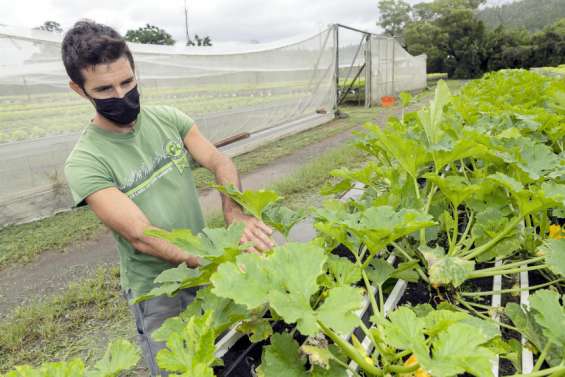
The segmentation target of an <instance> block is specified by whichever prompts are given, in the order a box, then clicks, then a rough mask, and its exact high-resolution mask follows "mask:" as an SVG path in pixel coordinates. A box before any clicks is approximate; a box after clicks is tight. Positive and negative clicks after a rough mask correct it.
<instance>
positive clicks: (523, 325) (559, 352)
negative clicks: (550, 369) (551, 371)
mask: <svg viewBox="0 0 565 377" xmlns="http://www.w3.org/2000/svg"><path fill="white" fill-rule="evenodd" d="M504 314H506V315H507V316H508V318H510V319H511V320H512V323H513V324H514V326H515V327H517V328H518V329H519V330H520V333H522V334H523V335H524V336H525V337H526V339H528V341H529V342H530V343H531V344H533V346H535V348H537V350H538V352H541V350H543V349H544V348H545V346H546V345H547V342H548V340H547V338H546V337H545V336H544V335H543V331H542V327H541V326H540V325H539V324H538V323H537V321H536V318H535V317H534V313H533V312H532V311H530V310H528V311H526V310H524V308H522V307H521V306H520V305H518V304H515V303H509V304H507V305H506V307H505V308H504ZM562 359H563V348H562V347H558V346H557V345H555V344H553V345H552V346H551V347H550V349H549V352H548V354H547V357H546V360H547V361H548V363H549V364H550V365H551V366H556V365H557V364H559V363H560V362H561V360H562Z"/></svg>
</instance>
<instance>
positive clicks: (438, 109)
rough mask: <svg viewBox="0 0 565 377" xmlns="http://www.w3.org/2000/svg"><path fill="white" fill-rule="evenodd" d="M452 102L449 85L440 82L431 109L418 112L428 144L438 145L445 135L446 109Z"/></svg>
mask: <svg viewBox="0 0 565 377" xmlns="http://www.w3.org/2000/svg"><path fill="white" fill-rule="evenodd" d="M450 101H451V93H450V92H449V88H448V87H447V84H446V83H445V82H444V81H443V80H440V81H439V82H438V84H437V86H436V90H435V96H434V99H433V100H432V101H431V102H430V106H429V108H424V109H422V110H420V111H418V119H419V120H420V123H421V124H422V127H423V128H424V132H425V134H426V138H427V140H428V144H429V145H430V146H433V145H435V144H437V143H438V142H439V141H440V139H441V136H442V134H443V132H442V130H441V127H440V125H441V123H442V121H443V119H444V107H445V106H446V105H447V104H448V103H449V102H450Z"/></svg>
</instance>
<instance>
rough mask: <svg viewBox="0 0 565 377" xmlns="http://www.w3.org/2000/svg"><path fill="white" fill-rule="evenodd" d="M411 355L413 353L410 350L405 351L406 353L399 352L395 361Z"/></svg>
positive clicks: (395, 356)
mask: <svg viewBox="0 0 565 377" xmlns="http://www.w3.org/2000/svg"><path fill="white" fill-rule="evenodd" d="M411 353H412V351H410V350H404V351H402V352H399V353H397V354H396V355H394V359H395V360H398V359H402V358H403V357H404V356H408V355H410V354H411Z"/></svg>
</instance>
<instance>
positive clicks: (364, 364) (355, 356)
mask: <svg viewBox="0 0 565 377" xmlns="http://www.w3.org/2000/svg"><path fill="white" fill-rule="evenodd" d="M318 325H319V326H320V328H321V329H322V332H323V333H324V334H325V335H326V336H327V337H328V338H330V339H331V340H332V341H333V342H334V343H335V345H336V346H338V347H339V348H341V350H342V351H343V352H344V353H345V354H346V355H347V357H349V358H350V359H351V360H353V361H355V363H357V365H359V367H360V368H361V369H363V370H364V371H365V372H367V373H368V374H370V375H373V376H378V377H382V376H383V375H384V373H383V371H382V370H381V369H379V368H377V367H376V366H374V365H373V364H371V363H369V362H368V361H367V360H365V358H364V357H363V356H361V355H360V354H359V352H357V350H356V349H355V347H353V346H352V345H351V344H349V342H347V341H345V340H344V339H342V338H341V337H340V336H339V335H337V334H336V333H335V332H333V331H332V330H331V329H330V328H328V327H326V326H325V325H324V324H323V323H322V322H319V321H318Z"/></svg>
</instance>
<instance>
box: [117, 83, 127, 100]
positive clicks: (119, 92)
mask: <svg viewBox="0 0 565 377" xmlns="http://www.w3.org/2000/svg"><path fill="white" fill-rule="evenodd" d="M114 90H115V91H116V97H117V98H124V96H125V95H126V93H127V91H126V90H125V89H124V88H122V87H120V86H118V87H116V88H114Z"/></svg>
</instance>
